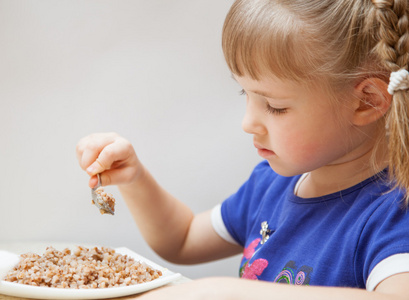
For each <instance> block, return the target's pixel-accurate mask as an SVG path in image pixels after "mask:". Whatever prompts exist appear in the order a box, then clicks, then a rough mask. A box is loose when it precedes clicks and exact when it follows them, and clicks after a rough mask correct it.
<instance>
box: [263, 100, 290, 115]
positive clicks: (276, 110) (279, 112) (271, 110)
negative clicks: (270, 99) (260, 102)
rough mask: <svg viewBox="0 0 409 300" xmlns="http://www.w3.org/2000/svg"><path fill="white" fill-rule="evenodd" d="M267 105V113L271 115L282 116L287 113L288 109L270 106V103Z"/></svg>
mask: <svg viewBox="0 0 409 300" xmlns="http://www.w3.org/2000/svg"><path fill="white" fill-rule="evenodd" d="M266 105H267V108H266V111H267V112H268V113H270V114H273V115H282V114H285V113H286V112H287V108H275V107H272V106H270V105H269V104H268V103H267V104H266Z"/></svg>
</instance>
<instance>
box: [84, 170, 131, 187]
mask: <svg viewBox="0 0 409 300" xmlns="http://www.w3.org/2000/svg"><path fill="white" fill-rule="evenodd" d="M136 172H137V171H135V170H134V169H133V168H123V169H121V168H120V169H112V170H107V171H105V172H103V173H101V174H100V180H101V185H102V186H107V185H121V184H127V183H130V182H131V181H132V179H133V178H135V174H136ZM97 182H98V179H97V177H96V176H95V185H96V184H97ZM90 183H91V180H90ZM93 184H94V181H93ZM95 185H94V186H95Z"/></svg>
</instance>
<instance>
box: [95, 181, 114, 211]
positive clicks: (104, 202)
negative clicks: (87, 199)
mask: <svg viewBox="0 0 409 300" xmlns="http://www.w3.org/2000/svg"><path fill="white" fill-rule="evenodd" d="M95 193H96V194H97V201H99V203H98V207H100V210H99V212H100V213H101V215H103V214H113V213H114V212H115V198H114V197H113V196H112V194H110V193H107V192H105V191H104V188H103V187H102V186H100V187H99V188H97V189H96V190H95ZM92 204H95V201H94V200H92Z"/></svg>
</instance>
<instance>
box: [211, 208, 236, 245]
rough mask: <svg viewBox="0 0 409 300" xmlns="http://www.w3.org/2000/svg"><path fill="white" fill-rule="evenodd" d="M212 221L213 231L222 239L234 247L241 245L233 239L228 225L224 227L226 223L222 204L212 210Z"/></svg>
mask: <svg viewBox="0 0 409 300" xmlns="http://www.w3.org/2000/svg"><path fill="white" fill-rule="evenodd" d="M211 219H212V226H213V229H214V230H215V231H216V233H217V234H218V235H219V236H220V237H221V238H222V239H224V240H225V241H226V242H229V243H231V244H234V245H238V244H239V243H237V242H236V240H235V239H233V237H232V236H231V235H230V233H229V231H228V230H227V228H226V225H224V221H223V218H222V205H221V204H218V205H216V206H215V207H214V208H213V209H212V214H211Z"/></svg>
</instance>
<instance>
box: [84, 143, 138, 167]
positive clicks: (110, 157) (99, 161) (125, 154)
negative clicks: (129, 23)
mask: <svg viewBox="0 0 409 300" xmlns="http://www.w3.org/2000/svg"><path fill="white" fill-rule="evenodd" d="M131 149H133V148H132V147H131V146H130V144H129V143H128V142H127V141H126V140H121V139H118V140H116V141H115V142H114V143H112V144H109V145H107V146H106V147H105V148H103V149H102V151H101V153H99V155H98V157H97V158H96V159H95V161H94V162H93V163H92V164H91V165H90V166H89V167H88V168H87V172H88V174H90V175H95V174H97V173H102V172H104V171H106V170H109V169H110V168H111V167H112V165H113V164H115V163H116V162H120V161H125V160H126V159H128V158H129V157H130V155H131V153H132V152H131V151H130V150H131ZM115 165H116V164H115Z"/></svg>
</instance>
